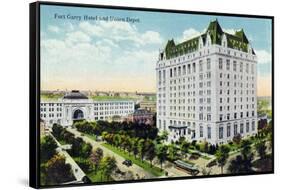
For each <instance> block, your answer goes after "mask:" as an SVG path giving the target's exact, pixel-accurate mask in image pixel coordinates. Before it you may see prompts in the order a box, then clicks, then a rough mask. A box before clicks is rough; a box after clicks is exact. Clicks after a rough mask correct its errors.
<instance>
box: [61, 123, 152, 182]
mask: <svg viewBox="0 0 281 190" xmlns="http://www.w3.org/2000/svg"><path fill="white" fill-rule="evenodd" d="M67 130H68V131H69V132H71V133H73V134H74V135H75V136H76V137H81V138H82V139H83V140H84V141H85V142H87V143H90V144H91V145H92V146H93V149H95V148H97V147H99V148H101V149H102V150H103V153H104V155H108V156H114V157H115V159H116V162H117V166H118V168H119V169H120V170H121V171H122V172H129V171H130V172H132V173H133V175H134V178H135V179H137V178H141V179H143V178H144V179H151V178H156V177H155V176H154V175H152V174H151V173H149V172H147V171H145V170H144V169H143V168H141V167H139V166H138V165H136V164H133V165H132V166H130V167H127V166H126V165H124V164H122V162H123V161H124V158H123V157H121V156H119V155H118V154H116V153H114V152H113V151H111V150H109V149H107V148H105V147H104V146H102V145H101V143H100V142H97V141H95V140H93V139H91V138H89V137H87V136H84V135H83V136H81V133H80V132H79V131H77V130H76V129H72V128H67Z"/></svg>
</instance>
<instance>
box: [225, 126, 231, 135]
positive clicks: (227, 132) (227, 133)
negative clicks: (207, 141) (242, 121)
mask: <svg viewBox="0 0 281 190" xmlns="http://www.w3.org/2000/svg"><path fill="white" fill-rule="evenodd" d="M230 130H231V125H230V123H228V124H227V131H226V136H227V137H230Z"/></svg>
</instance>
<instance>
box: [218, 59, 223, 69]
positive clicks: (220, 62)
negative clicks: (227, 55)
mask: <svg viewBox="0 0 281 190" xmlns="http://www.w3.org/2000/svg"><path fill="white" fill-rule="evenodd" d="M219 69H222V58H219Z"/></svg>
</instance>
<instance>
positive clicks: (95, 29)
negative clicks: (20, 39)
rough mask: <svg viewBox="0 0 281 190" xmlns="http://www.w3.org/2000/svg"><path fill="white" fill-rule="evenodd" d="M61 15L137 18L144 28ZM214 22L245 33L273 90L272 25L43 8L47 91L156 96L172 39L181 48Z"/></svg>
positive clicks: (175, 15)
mask: <svg viewBox="0 0 281 190" xmlns="http://www.w3.org/2000/svg"><path fill="white" fill-rule="evenodd" d="M55 15H71V16H81V18H83V17H84V15H88V16H113V17H131V18H138V19H139V20H140V22H137V23H128V22H117V21H115V22H114V21H113V22H110V21H109V22H106V21H85V20H83V19H82V20H71V19H56V18H55ZM214 19H218V21H219V23H220V25H221V27H222V28H223V29H224V30H225V31H227V32H230V33H233V32H234V31H235V30H238V29H240V28H243V29H244V31H245V33H246V35H247V37H248V39H249V40H250V41H251V44H252V47H253V48H254V49H255V50H256V52H257V55H258V58H259V63H258V81H259V80H260V83H264V84H263V85H264V86H271V84H269V83H270V82H271V81H270V78H271V74H270V73H271V21H270V20H268V19H253V18H242V17H223V16H208V15H195V14H178V13H158V12H143V11H127V10H110V9H95V8H78V7H63V6H47V5H41V52H42V54H41V63H42V66H41V68H42V69H41V78H42V84H41V85H42V89H65V88H67V89H73V88H76V89H81V90H82V89H84V90H85V89H87V90H115V91H122V90H123V91H155V65H156V60H157V56H158V51H159V49H160V48H163V47H164V45H165V43H166V42H167V40H168V39H171V38H173V39H174V40H175V41H176V42H181V41H183V40H186V39H188V38H190V37H192V36H195V35H198V34H200V33H202V32H204V29H206V27H207V26H208V24H209V22H210V21H211V20H214ZM263 91H268V93H269V92H270V91H271V89H263Z"/></svg>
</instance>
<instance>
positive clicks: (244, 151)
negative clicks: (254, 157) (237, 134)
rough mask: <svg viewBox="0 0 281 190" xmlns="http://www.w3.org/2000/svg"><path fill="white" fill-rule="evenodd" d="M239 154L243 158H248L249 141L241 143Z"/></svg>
mask: <svg viewBox="0 0 281 190" xmlns="http://www.w3.org/2000/svg"><path fill="white" fill-rule="evenodd" d="M241 148H242V149H241V154H242V156H243V157H244V158H247V157H250V155H251V154H252V153H251V149H252V148H251V142H250V141H249V140H242V142H241Z"/></svg>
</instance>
